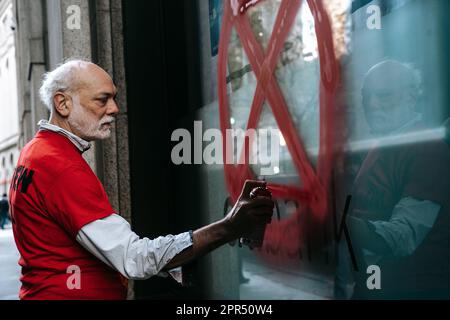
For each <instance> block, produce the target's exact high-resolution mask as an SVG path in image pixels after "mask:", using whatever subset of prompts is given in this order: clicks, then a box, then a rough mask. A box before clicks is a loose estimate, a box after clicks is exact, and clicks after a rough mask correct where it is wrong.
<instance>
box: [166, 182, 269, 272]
mask: <svg viewBox="0 0 450 320" xmlns="http://www.w3.org/2000/svg"><path fill="white" fill-rule="evenodd" d="M273 207H274V203H273V201H272V199H271V195H270V192H268V191H267V190H266V183H265V182H258V181H246V182H245V185H244V188H243V189H242V193H241V195H240V196H239V199H238V201H237V202H236V204H235V205H234V207H233V208H232V209H231V211H230V212H229V213H228V214H227V216H226V217H224V218H223V219H221V220H219V221H217V222H213V223H211V224H209V225H207V226H204V227H202V228H200V229H197V230H195V231H194V233H193V245H192V246H191V247H189V248H188V249H186V250H184V251H182V252H181V253H179V254H178V255H176V256H175V257H174V258H173V259H172V260H171V261H170V262H169V263H168V264H167V265H166V266H165V267H164V270H169V269H172V268H175V267H178V266H180V265H183V264H185V263H187V262H188V261H191V260H192V259H195V258H198V257H200V256H202V255H204V254H206V253H208V252H211V251H212V250H214V249H216V248H217V247H219V246H221V245H223V244H225V243H227V242H230V241H232V240H235V239H237V238H240V237H245V236H246V235H251V233H252V231H254V230H258V228H260V229H261V226H265V224H267V223H269V222H270V220H271V217H272V211H273Z"/></svg>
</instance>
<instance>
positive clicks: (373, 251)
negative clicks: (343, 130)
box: [347, 60, 450, 299]
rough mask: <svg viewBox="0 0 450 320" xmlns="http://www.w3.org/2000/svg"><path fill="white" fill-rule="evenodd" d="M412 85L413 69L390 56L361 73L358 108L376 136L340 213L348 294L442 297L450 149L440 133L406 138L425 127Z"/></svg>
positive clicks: (449, 288) (446, 276) (449, 266)
mask: <svg viewBox="0 0 450 320" xmlns="http://www.w3.org/2000/svg"><path fill="white" fill-rule="evenodd" d="M420 88H421V83H420V77H419V75H418V73H417V72H416V71H415V70H414V69H412V68H411V67H410V66H408V65H405V64H402V63H400V62H398V61H393V60H388V61H383V62H381V63H379V64H377V65H375V66H373V67H372V68H371V69H370V70H369V72H368V73H367V75H366V77H365V78H364V83H363V90H362V101H363V107H364V112H365V115H366V119H367V122H368V124H369V127H370V129H371V131H372V133H373V134H374V135H377V136H378V137H379V141H380V142H379V145H378V146H377V147H376V148H373V149H372V150H370V151H369V153H368V155H367V156H366V158H365V160H364V162H363V164H362V165H361V168H360V171H359V173H358V175H357V177H356V180H355V183H354V187H353V192H352V196H353V198H352V207H353V209H352V213H351V215H350V216H349V218H348V220H347V225H348V227H349V231H350V235H351V240H352V244H353V245H354V246H355V247H356V249H357V251H359V255H358V258H359V259H358V263H359V272H357V273H356V286H355V292H354V297H355V298H390V299H399V298H444V297H445V298H449V297H450V251H449V250H448V249H449V248H448V244H449V243H450V242H449V241H450V200H449V199H450V197H449V196H448V190H450V149H449V147H448V145H447V144H446V143H445V141H444V139H443V138H444V137H432V138H430V139H423V140H424V141H422V140H420V141H415V140H411V138H408V137H411V133H417V132H420V131H421V130H423V129H425V126H424V124H423V123H422V120H421V117H420V114H418V113H417V112H416V107H417V101H418V97H419V94H420ZM387 136H389V137H388V139H387ZM416 137H417V136H416ZM408 139H409V141H408ZM369 265H377V266H379V267H380V271H381V275H380V279H381V287H380V288H374V287H372V286H370V285H369V284H368V282H367V279H368V277H369V275H368V274H367V273H366V270H367V266H369Z"/></svg>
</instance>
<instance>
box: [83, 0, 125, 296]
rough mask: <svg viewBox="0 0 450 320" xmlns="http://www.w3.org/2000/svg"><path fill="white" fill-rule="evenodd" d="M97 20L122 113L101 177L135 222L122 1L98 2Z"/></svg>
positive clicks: (99, 43) (104, 147)
mask: <svg viewBox="0 0 450 320" xmlns="http://www.w3.org/2000/svg"><path fill="white" fill-rule="evenodd" d="M91 8H93V10H95V12H94V17H95V20H94V21H93V22H94V25H93V26H92V29H94V28H95V30H96V32H95V36H94V35H93V39H95V40H96V41H94V44H93V45H94V46H95V57H94V60H95V62H96V63H98V64H99V65H100V66H101V67H102V68H104V69H105V70H106V71H107V72H108V73H109V74H110V75H111V77H112V78H113V80H114V83H115V85H116V87H117V90H118V94H117V98H116V101H117V104H118V106H119V110H120V111H119V114H118V116H117V118H116V123H115V124H114V126H113V129H112V131H113V134H112V136H111V138H110V139H107V140H104V141H102V142H101V147H100V149H101V152H99V155H98V156H99V160H100V161H99V163H101V164H102V172H101V176H102V178H103V184H104V186H105V189H106V192H107V194H108V197H109V200H110V202H111V204H112V205H113V208H115V209H116V210H117V211H118V213H119V214H120V215H121V216H123V217H124V218H125V219H127V220H128V221H129V222H131V199H130V164H129V151H128V115H127V100H126V82H125V64H124V50H123V24H122V1H121V0H97V1H95V3H94V6H91ZM133 297H134V295H133V282H132V281H130V283H129V296H128V298H129V299H132V298H133Z"/></svg>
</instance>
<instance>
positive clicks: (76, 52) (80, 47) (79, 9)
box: [49, 0, 98, 173]
mask: <svg viewBox="0 0 450 320" xmlns="http://www.w3.org/2000/svg"><path fill="white" fill-rule="evenodd" d="M60 6H61V20H62V21H61V31H62V51H63V59H68V58H81V59H87V60H91V59H92V43H91V26H90V15H89V1H88V0H61V1H60ZM73 19H77V21H78V22H79V27H77V26H76V23H75V24H74V23H73V22H74V20H73ZM50 23H51V24H53V23H54V22H51V21H50ZM55 23H57V21H55ZM55 45H58V44H55ZM51 46H52V44H51V43H49V47H51ZM50 51H51V50H50ZM97 149H98V144H97V143H93V144H92V147H91V149H89V150H88V151H87V152H85V153H84V154H83V157H84V159H85V160H86V161H87V163H88V164H89V166H90V167H91V168H92V170H93V171H94V172H95V173H97V171H98V170H97V167H98V166H97V161H96V150H97Z"/></svg>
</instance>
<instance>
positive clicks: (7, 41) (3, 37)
mask: <svg viewBox="0 0 450 320" xmlns="http://www.w3.org/2000/svg"><path fill="white" fill-rule="evenodd" d="M15 30H16V25H15V16H14V11H13V1H8V0H2V1H0V96H1V97H2V101H1V102H0V193H2V194H3V193H8V189H9V183H10V180H11V177H12V174H13V172H14V167H15V161H17V156H18V150H19V149H18V143H19V120H18V116H19V114H18V109H17V108H18V102H17V72H16V56H15V55H16V50H15Z"/></svg>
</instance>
